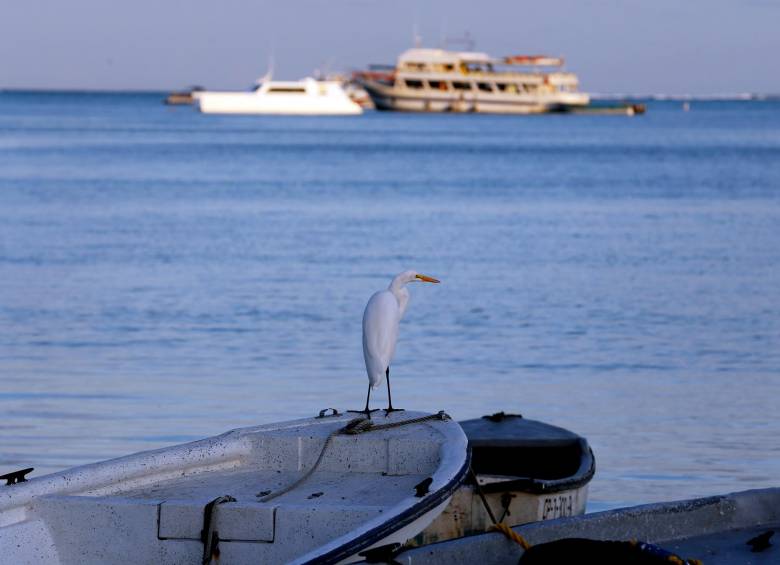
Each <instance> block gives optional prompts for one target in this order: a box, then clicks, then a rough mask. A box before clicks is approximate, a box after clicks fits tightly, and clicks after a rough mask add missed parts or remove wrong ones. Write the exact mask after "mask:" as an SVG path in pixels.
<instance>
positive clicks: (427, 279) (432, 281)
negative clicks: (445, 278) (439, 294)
mask: <svg viewBox="0 0 780 565" xmlns="http://www.w3.org/2000/svg"><path fill="white" fill-rule="evenodd" d="M415 276H416V277H417V278H418V279H420V280H421V281H423V282H429V283H437V282H441V281H439V279H434V278H433V277H429V276H427V275H415Z"/></svg>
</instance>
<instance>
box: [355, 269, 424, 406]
mask: <svg viewBox="0 0 780 565" xmlns="http://www.w3.org/2000/svg"><path fill="white" fill-rule="evenodd" d="M411 282H429V283H438V282H439V281H438V280H436V279H434V278H433V277H429V276H426V275H421V274H419V273H417V272H415V271H404V272H403V273H401V274H400V275H398V276H396V277H395V278H394V279H393V282H391V283H390V286H389V287H387V290H380V291H379V292H377V293H375V294H374V295H373V296H372V297H371V298H370V299H369V300H368V304H366V310H365V312H363V356H364V357H365V360H366V372H367V373H368V394H367V395H366V408H365V409H364V410H363V413H365V414H366V415H367V416H368V417H369V418H370V417H371V411H370V410H369V409H368V401H369V398H371V389H372V388H377V387H378V386H379V385H380V384H381V382H382V377H384V378H385V380H386V381H387V414H390V412H394V411H396V410H399V409H398V408H393V400H392V397H391V396H390V363H391V362H392V360H393V355H394V354H395V344H396V342H397V341H398V325H399V323H400V322H401V318H403V316H404V312H406V307H407V306H408V305H409V291H408V290H407V289H406V284H407V283H411Z"/></svg>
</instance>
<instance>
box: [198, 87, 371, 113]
mask: <svg viewBox="0 0 780 565" xmlns="http://www.w3.org/2000/svg"><path fill="white" fill-rule="evenodd" d="M193 97H194V98H195V101H196V103H197V105H198V109H199V110H200V111H201V112H203V113H204V114H280V115H310V116H311V115H317V116H324V115H331V116H333V115H357V114H361V113H362V112H363V109H362V108H361V107H360V106H359V105H358V104H356V103H355V102H354V101H353V100H351V99H350V97H349V96H348V95H347V93H346V92H344V88H343V87H342V85H341V83H340V82H339V81H330V80H315V79H313V78H305V79H303V80H299V81H273V80H263V81H262V82H261V83H259V84H257V85H256V87H255V88H254V90H251V91H248V92H227V91H203V92H196V93H194V94H193Z"/></svg>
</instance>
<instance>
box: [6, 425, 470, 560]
mask: <svg viewBox="0 0 780 565" xmlns="http://www.w3.org/2000/svg"><path fill="white" fill-rule="evenodd" d="M375 420H376V421H375V422H371V421H370V420H366V419H364V418H353V417H352V416H346V415H338V414H335V415H326V414H325V411H323V413H321V415H320V417H317V418H310V419H304V420H295V421H291V422H283V423H277V424H268V425H264V426H257V427H253V428H244V429H239V430H233V431H231V432H228V433H225V434H223V435H220V436H216V437H213V438H207V439H204V440H200V441H196V442H192V443H187V444H182V445H178V446H173V447H169V448H163V449H159V450H155V451H148V452H142V453H138V454H135V455H129V456H126V457H122V458H119V459H113V460H110V461H105V462H101V463H95V464H91V465H85V466H82V467H76V468H74V469H70V470H67V471H63V472H60V473H54V474H52V475H47V476H43V477H39V478H33V479H30V480H28V481H25V480H24V477H23V476H22V475H23V473H21V474H11V475H9V476H7V477H6V478H7V479H8V482H9V484H8V485H6V486H0V555H2V556H3V562H4V563H5V562H7V563H47V564H56V565H64V564H70V563H73V564H76V563H78V564H79V565H85V564H98V563H100V564H106V565H111V564H120V563H128V562H137V563H161V564H179V563H182V564H184V563H187V564H191V563H199V562H202V563H210V562H211V561H212V558H214V557H218V558H220V559H221V562H222V563H231V564H239V565H241V564H244V563H247V564H248V563H311V562H317V563H337V562H348V561H350V560H355V559H359V557H360V554H361V553H364V552H365V551H370V550H371V548H372V547H373V546H377V545H380V546H381V545H386V544H392V543H403V542H404V541H406V540H407V539H408V538H411V537H413V536H414V535H415V534H417V533H418V532H419V531H421V530H422V529H423V528H425V527H426V526H427V525H428V524H429V523H430V522H431V521H432V520H433V519H434V518H435V517H436V516H437V515H438V513H440V512H441V511H442V510H443V508H444V507H445V506H446V505H447V503H448V502H449V499H450V497H451V495H452V493H453V492H454V491H455V490H456V489H457V487H458V486H459V484H460V483H461V482H462V480H463V478H464V477H465V475H466V472H467V469H468V462H469V459H468V450H467V440H466V437H465V435H464V434H463V431H462V430H461V428H460V426H459V425H458V424H457V423H456V422H454V421H452V420H450V419H449V418H448V417H447V416H446V415H445V414H444V413H439V414H422V413H415V412H395V413H392V414H390V415H389V416H388V417H387V418H384V417H382V418H376V419H375Z"/></svg>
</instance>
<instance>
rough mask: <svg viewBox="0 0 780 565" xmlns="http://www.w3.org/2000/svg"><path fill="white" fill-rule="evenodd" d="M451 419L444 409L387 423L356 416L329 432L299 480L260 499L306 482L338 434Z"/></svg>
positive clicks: (270, 498) (351, 433)
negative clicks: (317, 453) (313, 459)
mask: <svg viewBox="0 0 780 565" xmlns="http://www.w3.org/2000/svg"><path fill="white" fill-rule="evenodd" d="M450 419H451V418H450V416H449V414H447V413H446V412H444V410H441V411H439V412H438V413H437V414H428V415H427V416H420V417H419V418H409V419H408V420H399V421H398V422H388V423H387V424H374V423H373V422H372V421H371V419H370V418H355V419H353V420H350V421H349V422H348V423H347V425H346V426H344V427H342V428H338V429H336V430H333V431H332V432H330V434H328V437H327V438H326V439H325V443H323V444H322V449H321V450H320V454H319V456H318V457H317V461H315V462H314V465H312V466H311V468H310V469H309V470H308V471H306V472H305V473H304V474H303V475H302V476H301V477H300V478H298V480H296V481H294V482H293V483H292V484H290V485H287V486H286V487H284V488H283V489H282V490H278V491H275V492H272V493H270V494H267V495H265V496H263V497H260V498H258V500H259V501H260V502H268V501H269V500H273V499H274V498H277V497H279V496H282V495H283V494H287V493H288V492H290V491H291V490H294V489H296V488H297V487H299V486H300V485H302V484H303V483H304V482H306V480H307V479H308V478H309V477H311V476H312V475H313V474H314V471H316V470H317V468H318V467H319V466H320V463H322V460H323V459H324V457H325V452H326V451H327V449H328V446H329V445H330V443H331V441H333V438H334V437H336V436H337V435H358V434H363V433H366V432H378V431H381V430H388V429H390V428H399V427H401V426H410V425H412V424H419V423H422V422H428V421H430V420H450Z"/></svg>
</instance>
